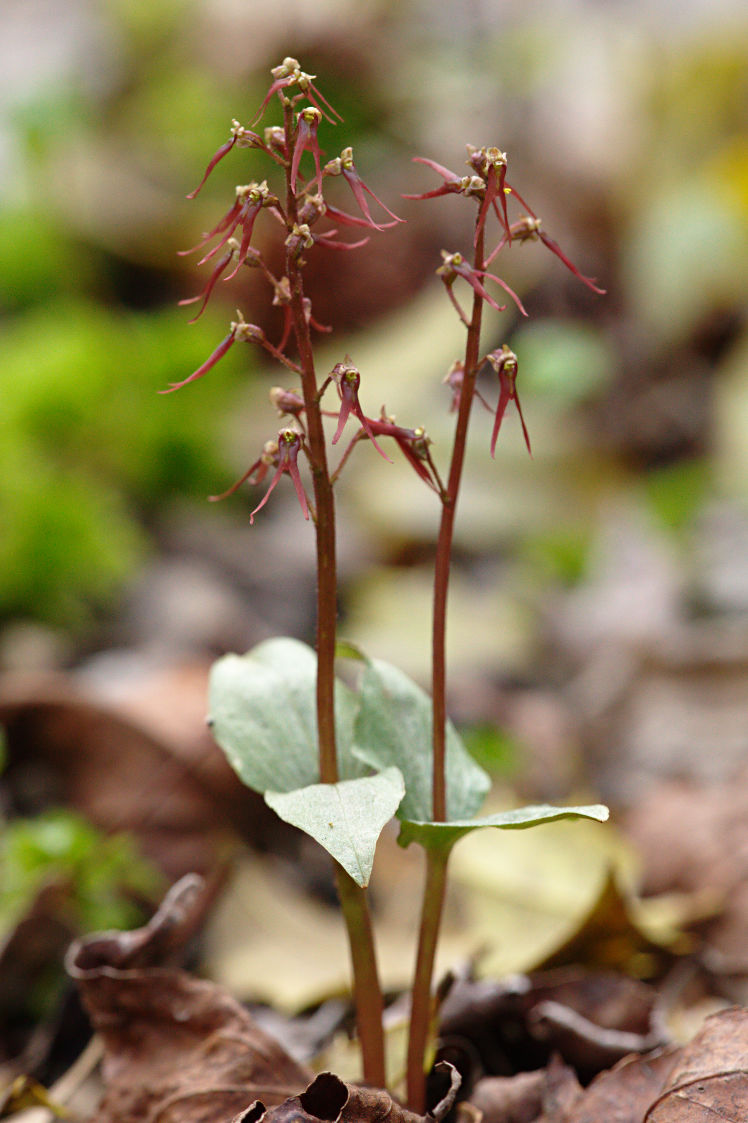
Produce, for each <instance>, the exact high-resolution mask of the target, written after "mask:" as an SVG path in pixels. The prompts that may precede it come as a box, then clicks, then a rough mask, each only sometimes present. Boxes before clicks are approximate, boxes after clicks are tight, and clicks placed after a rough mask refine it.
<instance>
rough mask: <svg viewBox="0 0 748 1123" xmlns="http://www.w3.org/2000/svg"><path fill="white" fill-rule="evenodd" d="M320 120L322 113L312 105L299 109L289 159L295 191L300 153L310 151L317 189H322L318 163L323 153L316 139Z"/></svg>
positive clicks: (292, 184) (320, 168)
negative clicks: (294, 138) (291, 157)
mask: <svg viewBox="0 0 748 1123" xmlns="http://www.w3.org/2000/svg"><path fill="white" fill-rule="evenodd" d="M321 120H322V113H321V112H320V110H319V109H317V108H315V106H313V105H308V106H307V107H306V109H302V110H300V112H299V114H298V117H297V118H296V143H295V144H294V149H293V159H292V161H291V189H292V190H293V191H296V177H297V175H298V173H299V163H300V161H301V156H302V153H304V152H307V151H308V152H311V153H312V155H313V156H314V167H315V171H316V172H317V174H316V176H315V177H314V179H315V182H316V184H317V190H318V191H321V190H322V167H321V164H320V157H321V156H322V155H323V153H322V151H321V150H320V147H319V141H318V140H317V128H318V127H319V123H320V121H321Z"/></svg>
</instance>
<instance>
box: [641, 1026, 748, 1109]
mask: <svg viewBox="0 0 748 1123" xmlns="http://www.w3.org/2000/svg"><path fill="white" fill-rule="evenodd" d="M747 1115H748V1010H745V1009H744V1008H742V1007H737V1006H734V1007H731V1008H730V1009H729V1010H722V1011H720V1013H719V1014H713V1015H712V1016H711V1017H710V1018H707V1019H706V1020H705V1022H704V1025H703V1026H702V1028H701V1031H700V1032H699V1033H698V1034H697V1035H696V1037H695V1038H694V1039H693V1041H692V1042H691V1043H690V1044H689V1045H687V1046H685V1047H684V1049H683V1050H682V1051H681V1054H680V1057H679V1058H678V1063H677V1064H676V1065H675V1066H674V1067H673V1069H672V1071H671V1072H670V1074H669V1079H668V1081H667V1085H666V1087H665V1089H664V1091H663V1092H662V1093H661V1095H660V1096H659V1097H658V1098H657V1099H656V1100H655V1102H654V1103H652V1104H651V1106H650V1107H649V1110H648V1111H647V1113H646V1115H645V1116H644V1123H686V1121H688V1123H713V1120H715V1119H719V1120H724V1121H725V1123H744V1121H745V1119H746V1116H747Z"/></svg>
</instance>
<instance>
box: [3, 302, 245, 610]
mask: <svg viewBox="0 0 748 1123" xmlns="http://www.w3.org/2000/svg"><path fill="white" fill-rule="evenodd" d="M205 334H206V333H205V332H201V333H200V335H199V337H198V338H196V337H195V336H193V335H192V334H191V333H190V332H189V331H188V330H187V329H186V328H185V324H184V315H183V313H180V312H179V311H178V310H176V309H167V310H156V311H153V312H150V313H136V312H125V311H123V310H112V309H109V308H107V307H105V306H101V305H97V304H96V303H92V302H87V301H84V300H82V299H72V298H69V297H68V298H61V299H58V300H50V301H49V302H47V303H45V304H44V305H43V306H37V307H33V308H30V309H28V310H27V311H26V313H25V314H24V315H23V316H19V317H18V318H17V319H16V320H15V322H14V323H13V324H12V325H11V326H10V327H9V328H8V329H7V331H6V336H5V339H4V342H3V362H4V371H3V381H4V390H3V410H2V413H1V414H0V510H1V511H2V512H3V523H4V534H3V535H2V537H0V573H2V580H1V581H0V613H1V614H3V615H6V616H11V615H14V614H17V615H29V616H32V617H33V618H35V619H38V620H43V621H48V622H50V623H55V624H65V625H67V626H72V627H75V626H81V625H84V624H85V623H86V622H87V618H88V615H89V613H90V612H91V611H92V609H93V608H94V607H95V606H96V605H97V604H98V605H100V604H102V603H106V602H107V600H108V599H109V598H111V596H112V595H113V594H114V593H115V592H116V590H117V589H118V587H119V585H120V583H121V582H122V580H123V579H124V578H125V577H126V576H127V575H128V574H129V573H130V572H132V569H133V567H134V565H135V564H136V563H137V562H138V561H139V560H140V559H141V558H142V557H143V555H144V553H145V552H146V551H147V549H148V537H147V534H146V531H145V529H144V527H145V524H146V523H147V522H148V521H149V520H151V519H152V518H153V516H154V515H155V513H156V512H157V511H158V510H159V508H160V507H161V506H162V505H164V504H166V503H168V501H169V500H170V499H173V498H175V497H176V496H180V495H182V496H189V497H191V498H192V499H195V500H197V499H200V498H204V497H205V496H206V495H208V494H210V493H212V492H214V491H217V490H220V489H221V486H222V481H223V480H224V479H225V478H226V473H227V469H226V466H225V463H223V462H222V460H223V458H222V444H223V441H222V418H223V416H224V414H225V411H226V409H227V405H228V404H229V403H230V401H231V399H232V390H231V380H232V375H234V370H232V367H234V368H235V365H236V364H232V363H227V364H226V365H225V366H224V367H222V368H221V369H220V370H217V371H214V372H213V377H212V378H211V379H210V380H209V381H207V382H206V384H205V386H204V387H203V389H202V392H201V393H200V394H199V395H196V394H190V393H183V394H180V395H175V396H174V397H171V396H169V397H159V396H157V393H156V391H157V390H159V389H165V388H166V387H167V386H168V385H169V383H170V382H172V381H175V380H176V379H178V378H181V377H184V375H185V373H189V371H190V370H191V369H193V368H194V367H196V366H197V365H199V363H200V362H201V361H202V358H203V357H205V354H206V353H209V349H210V346H211V344H208V345H207V346H206V344H205V343H204V342H202V343H201V339H203V340H204V338H205Z"/></svg>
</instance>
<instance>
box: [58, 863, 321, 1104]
mask: <svg viewBox="0 0 748 1123" xmlns="http://www.w3.org/2000/svg"><path fill="white" fill-rule="evenodd" d="M203 891H204V886H203V883H202V879H200V878H197V877H186V878H183V879H182V881H180V882H179V883H178V884H177V885H175V886H174V887H173V889H172V890H171V891H170V892H169V894H167V896H166V898H165V899H164V901H163V903H162V905H161V907H160V909H159V910H158V912H157V913H156V915H155V917H154V918H153V919H152V920H151V921H150V923H149V924H148V925H146V926H145V927H144V928H141V929H138V930H136V931H134V932H119V933H118V932H109V933H100V934H99V935H96V936H92V937H90V938H88V939H85V940H80V941H76V942H75V943H74V944H73V945H72V947H71V948H70V951H69V953H68V957H67V968H68V972H69V973H70V975H71V976H72V977H73V978H74V979H75V980H76V982H77V984H78V986H79V988H80V991H81V995H82V998H83V1002H84V1004H85V1006H86V1008H87V1009H88V1012H89V1014H90V1017H91V1021H92V1023H93V1026H94V1029H95V1030H96V1032H97V1033H99V1035H100V1036H101V1038H102V1040H103V1042H104V1050H105V1052H104V1061H103V1074H104V1079H105V1082H106V1092H105V1095H104V1099H103V1101H102V1103H101V1104H100V1105H99V1108H98V1110H97V1112H96V1114H95V1116H94V1117H93V1119H95V1123H142V1120H143V1119H156V1118H158V1120H159V1123H177V1121H179V1123H214V1121H215V1120H217V1119H221V1118H223V1117H224V1116H225V1117H226V1118H229V1117H230V1116H231V1115H232V1114H235V1113H236V1112H237V1111H240V1110H244V1109H245V1108H246V1106H247V1104H248V1103H249V1102H251V1101H252V1100H253V1099H255V1098H258V1097H259V1096H262V1097H263V1098H264V1099H265V1100H266V1101H268V1102H270V1103H280V1102H282V1101H283V1100H284V1099H285V1098H286V1097H287V1096H288V1095H289V1093H293V1092H294V1091H295V1090H296V1089H297V1088H299V1087H302V1086H304V1085H305V1084H306V1083H307V1082H308V1079H309V1074H308V1072H307V1071H306V1070H305V1069H304V1068H302V1067H301V1066H300V1065H298V1064H297V1063H296V1062H295V1061H293V1060H292V1059H291V1058H290V1057H289V1056H288V1054H287V1053H285V1051H284V1050H283V1048H282V1047H281V1046H280V1045H279V1044H278V1043H277V1042H276V1041H275V1040H273V1039H272V1038H270V1037H268V1036H267V1035H266V1034H265V1033H263V1032H262V1031H261V1030H259V1029H258V1027H257V1026H256V1025H255V1024H254V1022H253V1021H252V1019H251V1017H250V1016H249V1014H248V1013H247V1012H246V1010H245V1009H244V1008H243V1007H242V1006H240V1005H239V1003H238V1002H236V1001H235V999H234V998H232V997H231V995H230V994H228V992H227V991H225V990H223V989H222V988H221V987H218V986H216V985H215V984H213V983H210V982H206V981H203V980H199V979H194V978H192V977H191V976H190V975H188V974H187V973H185V972H184V971H179V970H177V969H175V968H169V967H164V966H161V964H162V963H163V962H164V961H168V960H169V959H170V958H171V957H172V956H173V955H174V953H175V952H176V950H177V949H179V948H180V947H181V946H182V945H183V943H184V941H185V940H186V939H187V938H188V937H189V936H190V935H191V934H192V931H193V929H194V926H195V921H196V916H198V915H199V912H200V907H201V896H202V894H203ZM92 1123H93V1120H92Z"/></svg>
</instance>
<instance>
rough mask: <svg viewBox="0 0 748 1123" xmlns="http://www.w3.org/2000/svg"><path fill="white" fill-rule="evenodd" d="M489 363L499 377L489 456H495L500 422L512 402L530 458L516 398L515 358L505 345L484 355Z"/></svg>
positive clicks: (528, 441) (528, 440) (523, 423)
mask: <svg viewBox="0 0 748 1123" xmlns="http://www.w3.org/2000/svg"><path fill="white" fill-rule="evenodd" d="M486 358H487V359H488V361H489V363H490V364H491V366H492V367H493V369H494V370H495V371H496V373H497V374H498V376H499V403H498V405H497V407H496V417H495V419H494V423H493V433H492V434H491V456H493V457H495V456H496V441H497V440H498V436H499V429H500V428H501V422H502V421H503V419H504V414H505V413H506V407H507V406H508V404H509V402H510V401H512V400H514V401H515V402H516V404H517V413H518V414H519V419H520V422H521V424H522V433H523V435H524V438H525V444H526V445H527V451H528V452H529V453H530V456H532V449H531V448H530V437H529V435H528V432H527V426H526V425H525V419H524V417H523V415H522V406H521V405H520V404H519V398H518V396H517V356H516V355H515V354H514V351H512V350H511V349H510V348H509V347H507V345H506V343H504V344H503V345H502V347H501V348H500V349H499V350H498V351H492V352H491V353H490V354H489V355H486Z"/></svg>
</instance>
